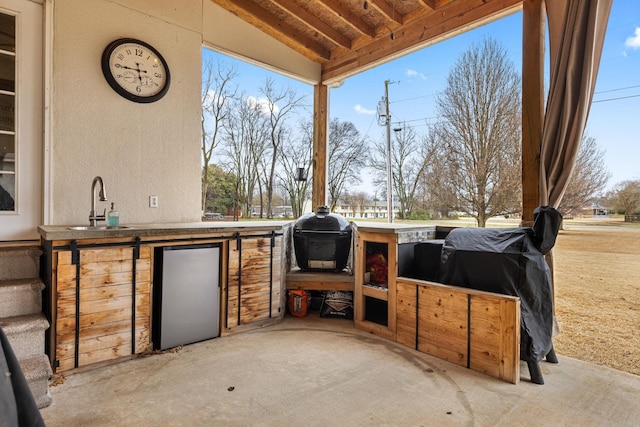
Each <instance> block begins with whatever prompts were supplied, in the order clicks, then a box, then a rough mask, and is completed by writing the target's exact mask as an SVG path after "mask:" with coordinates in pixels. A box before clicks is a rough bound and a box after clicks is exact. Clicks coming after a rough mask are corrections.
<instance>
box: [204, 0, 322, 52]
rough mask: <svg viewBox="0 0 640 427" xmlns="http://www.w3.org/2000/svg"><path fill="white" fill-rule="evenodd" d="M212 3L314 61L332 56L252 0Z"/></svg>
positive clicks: (228, 0) (215, 0)
mask: <svg viewBox="0 0 640 427" xmlns="http://www.w3.org/2000/svg"><path fill="white" fill-rule="evenodd" d="M212 1H213V2H214V3H216V4H217V5H219V6H221V7H223V8H224V9H226V10H228V11H229V12H231V13H233V14H234V15H236V16H238V17H239V18H240V19H242V20H244V21H246V22H247V23H249V24H251V25H253V26H254V27H256V28H259V29H260V30H262V31H264V32H265V33H267V34H268V35H270V36H271V37H273V38H275V39H276V40H279V41H281V42H282V43H284V44H286V45H287V46H289V47H290V48H292V49H293V50H295V51H296V52H299V53H301V54H302V55H304V56H306V57H308V58H311V59H312V60H315V61H317V62H323V61H326V60H327V59H329V57H330V55H331V52H330V51H329V49H327V48H326V47H324V46H323V45H322V44H320V43H319V42H318V41H316V40H314V39H312V38H309V37H306V36H303V35H301V34H300V31H298V30H297V29H295V28H294V27H292V26H291V25H289V24H287V23H285V22H283V21H281V20H279V19H277V18H276V17H275V16H273V15H272V14H270V13H269V12H268V11H266V10H265V9H263V8H261V7H260V6H258V5H257V4H256V3H253V2H252V1H250V0H212Z"/></svg>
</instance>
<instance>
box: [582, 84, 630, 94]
mask: <svg viewBox="0 0 640 427" xmlns="http://www.w3.org/2000/svg"><path fill="white" fill-rule="evenodd" d="M637 87H640V85H635V86H627V87H620V88H617V89H609V90H599V91H598V92H593V94H594V95H598V94H600V93H608V92H616V91H619V90H626V89H634V88H637Z"/></svg>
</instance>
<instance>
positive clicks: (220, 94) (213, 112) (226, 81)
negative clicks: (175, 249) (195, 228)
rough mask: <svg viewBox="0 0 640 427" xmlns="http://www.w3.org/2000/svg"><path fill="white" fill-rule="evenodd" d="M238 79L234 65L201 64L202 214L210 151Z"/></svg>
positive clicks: (206, 187) (226, 114)
mask: <svg viewBox="0 0 640 427" xmlns="http://www.w3.org/2000/svg"><path fill="white" fill-rule="evenodd" d="M237 76H238V70H237V67H236V66H235V65H232V64H229V63H227V62H223V61H218V62H217V63H215V64H214V63H213V62H211V61H210V60H205V61H204V62H203V64H202V98H201V102H202V104H201V105H202V118H201V125H202V144H201V147H200V148H201V150H202V163H203V166H202V170H203V172H202V211H203V212H205V211H206V207H207V194H208V185H209V171H210V169H209V165H210V163H211V157H212V156H213V150H214V149H215V148H216V147H217V146H218V144H219V143H220V140H221V139H222V137H221V129H222V126H223V125H224V122H225V120H227V117H228V116H229V114H230V111H231V110H230V108H229V106H230V104H231V102H232V100H233V99H234V98H235V97H236V93H237V90H238V89H237V85H236V84H235V82H234V79H235V78H236V77H237Z"/></svg>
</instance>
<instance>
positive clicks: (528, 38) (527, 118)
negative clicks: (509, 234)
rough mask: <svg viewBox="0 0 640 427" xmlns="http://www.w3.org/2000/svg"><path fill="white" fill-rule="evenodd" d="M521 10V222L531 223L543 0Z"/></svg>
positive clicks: (540, 107)
mask: <svg viewBox="0 0 640 427" xmlns="http://www.w3.org/2000/svg"><path fill="white" fill-rule="evenodd" d="M522 7H523V13H522V223H521V225H522V226H523V227H529V226H531V225H533V210H534V209H535V208H536V207H538V205H539V204H540V149H541V144H542V128H543V125H544V50H545V46H544V39H545V19H546V14H545V11H544V0H524V2H523V4H522Z"/></svg>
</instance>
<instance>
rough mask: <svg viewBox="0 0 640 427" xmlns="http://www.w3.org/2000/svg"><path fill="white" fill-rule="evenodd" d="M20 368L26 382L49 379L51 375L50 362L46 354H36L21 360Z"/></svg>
mask: <svg viewBox="0 0 640 427" xmlns="http://www.w3.org/2000/svg"><path fill="white" fill-rule="evenodd" d="M18 362H19V363H20V368H21V369H22V372H23V374H24V377H25V378H26V379H27V382H31V381H34V380H39V379H44V380H47V381H48V380H49V378H51V376H52V375H53V371H52V370H51V364H50V363H49V357H48V356H47V355H46V354H37V355H35V356H30V357H27V358H24V359H21V360H18Z"/></svg>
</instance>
